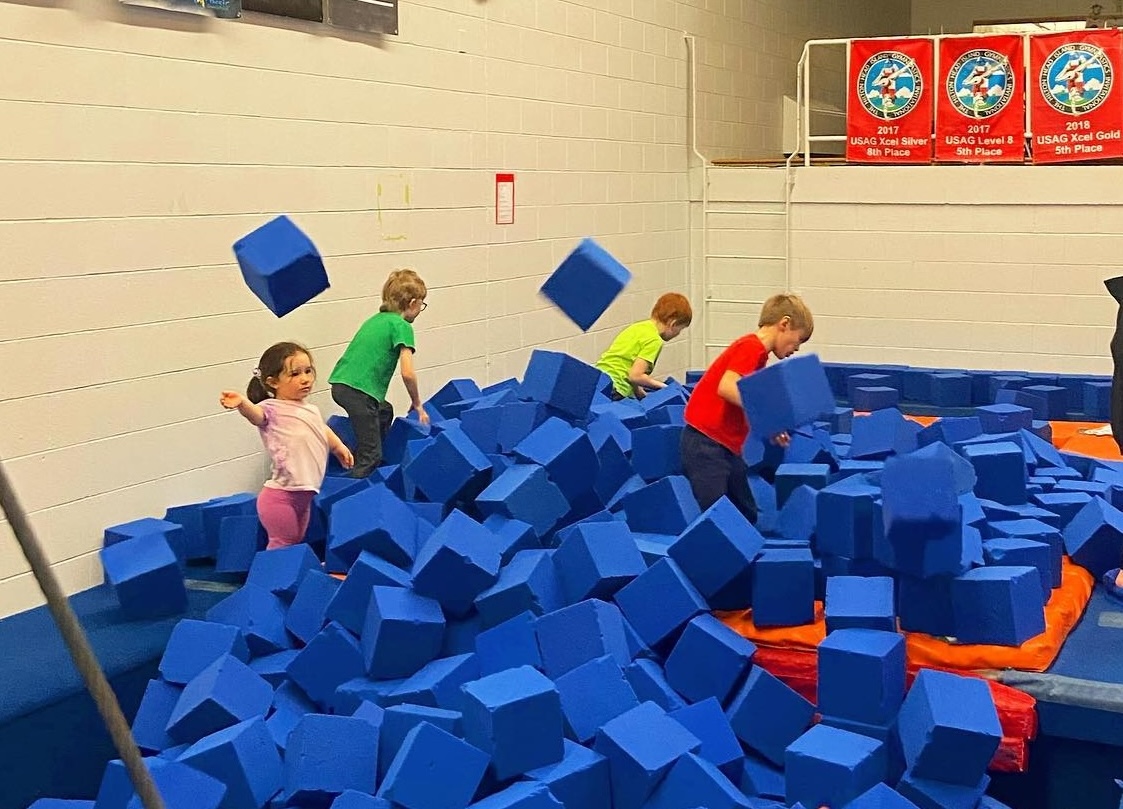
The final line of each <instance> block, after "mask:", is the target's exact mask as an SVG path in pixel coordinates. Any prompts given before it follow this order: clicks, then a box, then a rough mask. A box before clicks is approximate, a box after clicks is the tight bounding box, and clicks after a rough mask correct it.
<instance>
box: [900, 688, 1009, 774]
mask: <svg viewBox="0 0 1123 809" xmlns="http://www.w3.org/2000/svg"><path fill="white" fill-rule="evenodd" d="M898 727H899V732H900V738H901V747H902V749H903V750H904V754H905V761H906V762H907V764H908V766H909V770H910V772H911V773H912V775H914V776H916V777H919V778H931V779H935V780H939V781H945V782H948V783H952V784H961V785H963V786H973V785H974V784H976V783H978V781H979V779H980V778H982V777H983V775H984V773H985V772H986V768H987V765H989V764H990V760H991V758H992V757H993V756H994V753H995V751H996V750H997V749H998V745H999V742H1001V740H1002V726H1001V725H1000V724H999V721H998V711H997V710H996V709H995V707H994V698H993V697H992V696H991V692H990V688H989V687H988V686H987V684H986V682H985V681H984V680H981V679H979V678H977V677H962V676H959V675H957V674H951V673H948V672H943V671H936V670H934V669H921V670H920V672H919V673H918V674H917V676H916V679H915V680H914V681H913V684H912V687H911V688H910V689H909V692H908V694H907V695H906V696H905V701H904V703H903V704H902V705H901V711H900V714H899V716H898Z"/></svg>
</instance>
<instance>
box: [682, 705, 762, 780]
mask: <svg viewBox="0 0 1123 809" xmlns="http://www.w3.org/2000/svg"><path fill="white" fill-rule="evenodd" d="M670 717H671V718H672V719H674V720H675V721H676V722H678V723H679V724H680V725H682V726H683V727H684V728H686V729H687V730H688V731H690V732H691V733H692V734H694V735H695V736H696V737H698V740H699V741H700V742H702V747H701V749H700V750H699V753H698V755H700V756H701V757H702V758H704V759H706V760H707V761H709V762H710V763H711V764H713V765H714V766H715V767H717V768H718V769H719V770H721V771H722V772H723V773H724V774H725V776H726V777H727V778H728V779H729V780H730V781H733V782H734V783H736V782H737V780H738V779H740V777H741V773H742V771H743V764H744V760H745V753H744V751H743V750H742V749H741V743H740V742H739V741H738V740H737V735H736V734H735V733H734V732H733V727H732V726H731V725H730V724H729V717H727V716H726V715H725V712H724V711H723V710H722V707H721V703H720V702H718V701H717V700H716V699H715V698H713V697H707V698H706V699H704V700H702V701H701V702H696V703H694V704H692V705H687V706H684V707H682V708H678V709H676V710H673V711H671V712H670Z"/></svg>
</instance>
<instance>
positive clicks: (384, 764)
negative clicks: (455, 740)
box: [378, 705, 487, 783]
mask: <svg viewBox="0 0 1123 809" xmlns="http://www.w3.org/2000/svg"><path fill="white" fill-rule="evenodd" d="M462 718H463V715H462V714H461V713H460V712H459V711H449V710H446V709H444V708H429V707H427V706H424V705H393V706H391V707H389V708H387V709H386V710H385V712H384V713H383V715H382V726H381V728H380V729H379V737H378V772H379V782H380V783H381V782H382V781H383V779H384V778H385V776H386V772H387V771H388V770H389V769H390V765H391V764H393V762H394V757H395V756H396V755H397V754H398V751H399V750H401V749H402V745H403V744H404V742H405V739H406V736H408V735H409V733H410V731H412V730H413V729H414V728H416V727H417V726H419V725H422V724H428V725H432V726H433V727H435V728H439V729H441V730H443V731H444V732H446V733H448V734H449V735H451V736H456V737H460V736H463V735H464V731H463V727H462V725H463V722H462ZM481 752H482V751H481ZM484 764H485V766H486V764H487V759H486V757H485V759H484Z"/></svg>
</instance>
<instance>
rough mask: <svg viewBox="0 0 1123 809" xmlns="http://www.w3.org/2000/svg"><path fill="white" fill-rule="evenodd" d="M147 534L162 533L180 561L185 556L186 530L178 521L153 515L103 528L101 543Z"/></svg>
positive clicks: (121, 540)
mask: <svg viewBox="0 0 1123 809" xmlns="http://www.w3.org/2000/svg"><path fill="white" fill-rule="evenodd" d="M149 534H163V536H164V539H165V540H166V541H167V543H168V546H169V547H170V548H171V549H172V551H173V552H174V553H175V555H176V558H177V559H178V560H179V561H180V563H182V562H183V561H184V560H185V559H186V558H187V532H186V531H185V530H184V527H183V526H182V525H180V524H179V523H175V522H170V521H169V520H158V519H156V518H155V517H142V518H141V519H139V520H133V521H131V522H126V523H121V524H119V525H111V526H110V527H108V528H106V529H105V532H104V535H103V545H104V546H106V547H108V546H109V545H116V544H117V543H118V542H123V541H125V540H126V539H132V538H133V537H139V536H147V535H149Z"/></svg>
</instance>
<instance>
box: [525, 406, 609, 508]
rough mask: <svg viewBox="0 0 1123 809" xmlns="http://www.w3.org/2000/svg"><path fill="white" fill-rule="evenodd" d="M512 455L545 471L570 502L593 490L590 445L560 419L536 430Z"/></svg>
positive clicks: (594, 466)
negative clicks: (537, 465)
mask: <svg viewBox="0 0 1123 809" xmlns="http://www.w3.org/2000/svg"><path fill="white" fill-rule="evenodd" d="M514 453H515V457H516V458H518V459H519V460H520V461H523V462H527V463H536V464H539V465H540V466H542V467H544V468H545V469H546V472H547V473H548V475H549V479H550V480H551V481H552V482H553V483H554V485H556V486H557V487H558V489H560V490H561V492H562V494H563V495H565V497H566V499H568V500H570V501H571V502H573V501H576V499H577V498H578V497H579V496H580V495H582V494H584V493H585V492H587V491H589V489H591V488H592V487H593V482H594V480H595V478H596V474H597V463H598V461H597V453H596V450H595V449H594V447H593V443H592V442H591V441H590V440H589V436H588V434H587V433H586V432H585V431H584V430H579V429H577V428H576V427H572V426H570V425H569V424H567V423H566V422H564V421H562V420H561V419H559V418H550V419H547V420H546V421H544V422H543V423H542V424H540V425H539V426H537V427H535V428H534V431H533V432H531V433H530V434H529V435H528V436H527V437H526V438H524V439H523V440H522V441H520V442H519V443H518V444H517V445H516V446H515V449H514ZM528 522H529V520H528Z"/></svg>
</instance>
